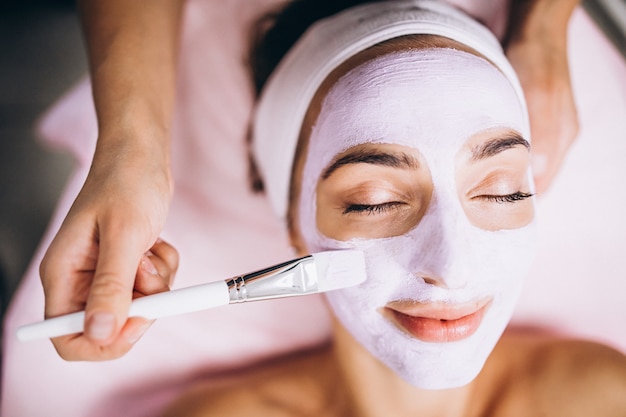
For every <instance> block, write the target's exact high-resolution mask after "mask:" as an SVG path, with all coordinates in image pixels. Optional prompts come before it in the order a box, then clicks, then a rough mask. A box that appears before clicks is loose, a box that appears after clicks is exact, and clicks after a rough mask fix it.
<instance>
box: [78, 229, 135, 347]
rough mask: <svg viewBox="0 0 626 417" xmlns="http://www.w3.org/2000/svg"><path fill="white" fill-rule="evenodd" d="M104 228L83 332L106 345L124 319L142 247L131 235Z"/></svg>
mask: <svg viewBox="0 0 626 417" xmlns="http://www.w3.org/2000/svg"><path fill="white" fill-rule="evenodd" d="M104 229H105V231H103V232H104V234H102V235H101V236H100V242H99V253H98V262H97V265H96V271H95V273H94V277H93V281H92V284H91V288H90V290H89V296H88V297H87V305H86V306H85V332H84V333H85V336H86V337H87V338H88V339H91V340H92V341H94V342H98V343H99V344H102V345H108V344H110V343H112V342H113V341H114V340H115V339H116V337H117V335H118V333H119V332H120V330H121V329H122V327H123V325H124V323H125V322H126V319H127V318H128V309H129V307H130V303H131V301H132V295H133V286H134V281H135V273H136V271H137V266H138V265H139V261H140V259H141V256H142V254H143V248H142V245H141V244H140V243H139V239H137V237H135V236H132V233H128V232H126V233H111V229H106V228H104ZM118 230H119V229H118Z"/></svg>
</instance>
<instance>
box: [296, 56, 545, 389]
mask: <svg viewBox="0 0 626 417" xmlns="http://www.w3.org/2000/svg"><path fill="white" fill-rule="evenodd" d="M493 128H509V129H514V130H516V131H518V132H520V133H521V134H522V135H523V136H524V137H525V138H528V127H527V125H526V123H525V117H524V112H523V109H522V107H521V105H520V103H519V101H518V99H517V96H516V94H515V91H514V90H513V88H512V87H511V85H510V83H509V82H508V81H507V79H506V78H505V77H504V76H503V75H502V74H501V73H500V72H499V71H498V70H497V69H496V68H495V67H493V66H492V65H491V64H489V63H488V62H487V61H485V60H483V59H481V58H479V57H476V56H474V55H471V54H468V53H465V52H461V51H456V50H452V49H428V50H418V51H405V52H396V53H392V54H387V55H384V56H381V57H378V58H376V59H374V60H371V61H368V62H366V63H364V64H362V65H360V66H358V67H357V68H355V69H353V70H351V71H350V72H348V73H347V74H346V75H345V76H343V77H342V78H341V79H340V80H339V81H338V82H337V83H336V84H335V85H334V86H333V87H332V89H331V90H330V91H329V93H328V94H327V96H326V98H325V100H324V102H323V104H322V107H321V111H320V114H319V116H318V119H317V123H316V125H315V126H314V128H313V130H312V133H311V136H310V140H309V147H308V153H307V159H306V162H305V166H304V171H303V177H302V178H303V179H302V188H301V195H300V205H299V213H298V214H299V219H300V230H301V232H302V237H303V239H304V241H305V243H306V244H307V245H308V249H309V250H310V251H311V252H317V251H322V250H330V249H340V248H358V249H362V250H364V252H365V255H366V261H367V268H368V278H367V280H366V282H365V283H363V284H362V285H360V286H358V287H354V288H349V289H345V290H339V291H334V292H331V293H328V294H327V295H326V297H327V299H328V301H329V304H330V306H331V308H332V310H333V312H334V314H335V315H336V316H337V318H338V319H339V321H340V323H341V324H342V325H343V326H344V327H345V328H346V329H347V330H348V331H349V332H350V334H351V335H352V336H353V337H354V338H355V339H356V340H357V341H358V342H359V343H361V344H362V345H363V346H364V347H365V348H366V349H367V350H368V351H369V352H370V353H371V354H372V355H373V356H375V357H376V358H378V359H379V360H380V361H381V362H383V363H384V364H386V365H387V366H388V367H389V368H391V369H392V370H393V371H394V372H395V373H397V374H398V375H399V376H400V377H402V378H403V379H404V380H406V381H407V382H409V383H410V384H412V385H414V386H416V387H420V388H426V389H443V388H451V387H456V386H461V385H465V384H467V383H469V382H470V381H471V380H472V379H474V378H475V377H476V375H477V374H478V373H479V372H480V370H481V369H482V366H483V365H484V362H485V360H486V359H487V357H488V356H489V354H490V353H491V351H492V350H493V347H494V346H495V343H496V342H497V340H498V339H499V337H500V336H501V334H502V331H503V330H504V328H505V326H506V325H507V323H508V321H509V319H510V317H511V315H512V312H513V309H514V306H515V302H516V300H517V297H518V295H519V292H520V290H521V287H522V283H523V278H524V276H525V275H526V273H527V271H528V269H529V267H530V263H531V261H532V253H533V248H534V245H533V228H532V224H531V225H528V226H525V227H522V228H519V229H513V230H501V231H495V232H494V231H486V230H483V229H480V228H478V227H476V226H474V225H472V224H471V223H470V221H469V220H468V218H467V216H466V214H465V212H464V211H463V209H462V207H461V203H460V201H459V196H458V193H457V186H456V180H455V157H456V155H457V154H458V152H459V150H460V149H461V147H462V145H463V144H464V143H465V142H466V140H467V139H468V138H470V137H471V136H472V135H474V134H476V133H478V132H482V131H485V130H489V129H493ZM363 143H386V144H400V145H404V146H408V147H412V148H415V149H417V150H419V152H420V153H421V154H422V156H423V157H424V159H425V160H426V162H427V165H428V168H429V170H430V173H431V176H432V180H433V185H434V188H433V194H432V198H431V202H430V205H429V207H428V209H427V211H426V213H425V215H424V217H423V218H422V220H421V221H420V222H419V223H418V225H417V226H416V227H414V228H413V229H412V230H410V231H409V232H408V233H406V234H404V235H401V236H397V237H391V238H384V239H369V240H368V239H354V240H351V241H348V242H342V241H337V240H334V239H331V238H328V237H326V236H324V235H322V234H321V233H320V232H319V230H318V229H317V225H316V194H315V193H316V186H317V184H318V181H319V179H320V175H321V173H322V171H323V170H324V169H325V168H326V167H327V166H328V165H329V164H330V163H331V162H332V161H333V159H334V158H335V157H336V156H337V155H338V154H340V153H342V152H344V151H346V150H347V149H349V148H351V147H353V146H355V145H359V144H363ZM423 277H427V278H430V277H434V278H436V279H437V280H438V284H437V285H432V284H429V283H427V282H426V281H425V280H424V279H423ZM487 299H490V300H491V304H490V305H489V306H488V307H487V309H486V313H485V314H484V317H483V319H482V322H481V324H480V325H479V327H478V329H477V330H476V331H475V332H474V333H473V334H471V335H470V336H468V337H466V338H463V339H462V340H457V341H452V342H432V341H428V342H425V341H421V340H418V339H416V338H415V337H412V336H409V335H408V334H407V333H405V332H403V331H401V330H400V329H399V328H398V327H396V326H395V325H394V324H393V323H392V322H391V321H389V320H388V319H387V318H385V317H383V315H382V314H381V313H380V309H381V308H383V307H385V306H386V305H387V304H388V303H390V302H392V301H398V300H412V301H416V302H419V303H426V304H429V303H433V304H436V305H439V306H455V305H459V304H466V303H469V304H472V303H480V302H484V300H487Z"/></svg>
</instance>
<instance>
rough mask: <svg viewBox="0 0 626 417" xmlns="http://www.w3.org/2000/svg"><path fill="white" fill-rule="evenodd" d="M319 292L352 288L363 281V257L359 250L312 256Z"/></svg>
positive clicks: (364, 275)
mask: <svg viewBox="0 0 626 417" xmlns="http://www.w3.org/2000/svg"><path fill="white" fill-rule="evenodd" d="M313 259H315V268H316V269H317V285H318V291H319V292H326V291H332V290H338V289H341V288H346V287H353V286H355V285H358V284H360V283H362V282H363V281H365V278H366V273H365V257H364V256H363V252H361V251H359V250H338V251H328V252H319V253H314V254H313Z"/></svg>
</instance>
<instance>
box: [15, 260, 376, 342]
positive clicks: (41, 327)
mask: <svg viewBox="0 0 626 417" xmlns="http://www.w3.org/2000/svg"><path fill="white" fill-rule="evenodd" d="M365 277H366V274H365V259H364V256H363V252H361V251H357V250H339V251H327V252H319V253H314V254H312V255H308V256H305V257H303V258H298V259H293V260H291V261H288V262H283V263H281V264H278V265H274V266H271V267H268V268H265V269H262V270H259V271H255V272H251V273H248V274H245V275H239V276H236V277H233V278H229V279H226V280H223V281H216V282H210V283H207V284H201V285H195V286H191V287H186V288H180V289H176V290H172V291H166V292H162V293H158V294H152V295H147V296H144V297H140V298H136V299H135V300H133V302H132V303H131V305H130V309H129V312H128V316H129V317H143V318H146V319H150V320H152V319H157V318H161V317H167V316H174V315H178V314H184V313H191V312H194V311H200V310H206V309H209V308H213V307H219V306H222V305H226V304H235V303H242V302H247V301H258V300H268V299H274V298H284V297H294V296H301V295H308V294H315V293H323V292H327V291H333V290H338V289H341V288H346V287H351V286H355V285H358V284H360V283H362V282H363V281H365ZM84 322H85V312H84V311H79V312H76V313H71V314H66V315H63V316H58V317H54V318H50V319H47V320H44V321H40V322H37V323H31V324H27V325H24V326H21V327H19V328H18V329H17V332H16V335H17V338H18V340H20V341H28V340H35V339H42V338H52V337H58V336H64V335H68V334H75V333H82V332H83V330H84Z"/></svg>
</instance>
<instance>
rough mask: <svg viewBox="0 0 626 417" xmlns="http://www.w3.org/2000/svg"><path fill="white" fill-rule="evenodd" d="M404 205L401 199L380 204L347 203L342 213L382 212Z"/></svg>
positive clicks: (368, 213)
mask: <svg viewBox="0 0 626 417" xmlns="http://www.w3.org/2000/svg"><path fill="white" fill-rule="evenodd" d="M404 205H406V203H403V202H401V201H389V202H386V203H380V204H348V205H347V206H346V207H345V208H344V210H343V213H342V214H345V215H347V214H366V215H375V214H384V213H387V212H389V211H392V210H396V209H398V208H400V207H401V206H404Z"/></svg>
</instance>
